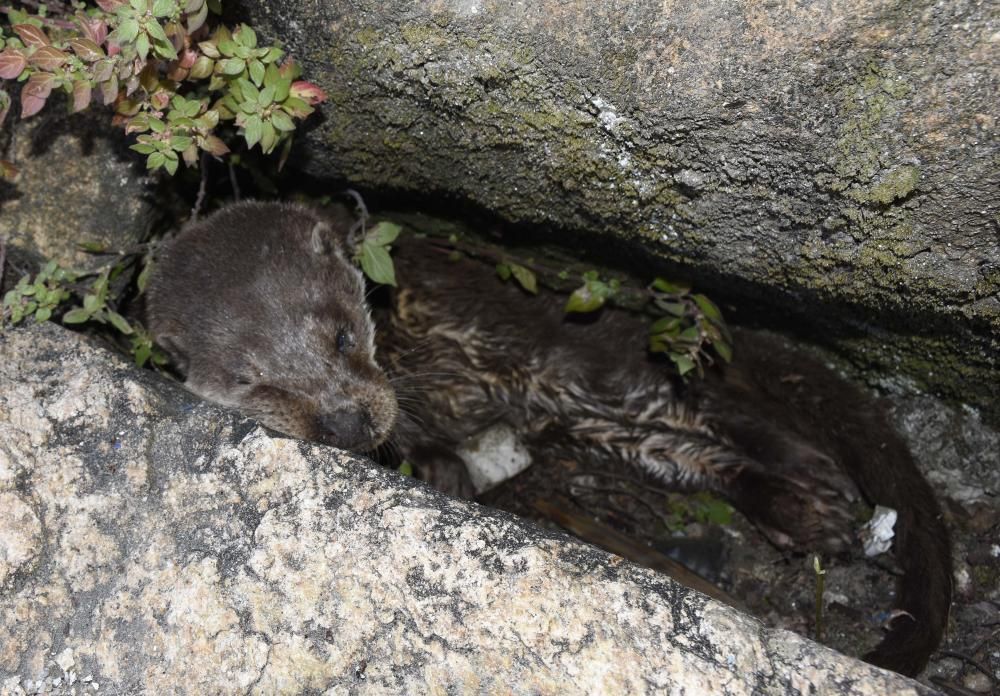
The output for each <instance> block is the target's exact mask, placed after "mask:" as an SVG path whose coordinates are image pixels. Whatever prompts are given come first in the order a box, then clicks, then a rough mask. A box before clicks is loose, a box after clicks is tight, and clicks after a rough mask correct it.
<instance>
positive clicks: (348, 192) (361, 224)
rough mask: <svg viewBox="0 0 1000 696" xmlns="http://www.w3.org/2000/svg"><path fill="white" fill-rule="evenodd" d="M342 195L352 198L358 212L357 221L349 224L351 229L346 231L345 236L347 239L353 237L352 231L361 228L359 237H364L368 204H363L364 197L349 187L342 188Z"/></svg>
mask: <svg viewBox="0 0 1000 696" xmlns="http://www.w3.org/2000/svg"><path fill="white" fill-rule="evenodd" d="M344 195H345V196H347V197H348V198H351V199H353V200H354V204H355V205H356V206H357V211H358V213H359V216H358V221H357V222H355V223H354V224H353V225H351V229H350V230H349V231H348V232H347V237H348V239H354V233H355V232H357V231H358V230H359V229H360V230H361V237H364V236H365V232H366V231H367V229H366V228H367V226H368V206H367V205H365V199H364V198H362V197H361V194H360V193H358V192H357V191H355V190H354V189H351V188H349V189H344Z"/></svg>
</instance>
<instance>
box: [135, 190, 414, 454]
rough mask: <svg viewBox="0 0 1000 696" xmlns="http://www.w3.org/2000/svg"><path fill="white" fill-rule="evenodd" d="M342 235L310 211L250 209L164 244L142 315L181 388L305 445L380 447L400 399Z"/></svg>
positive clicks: (213, 218) (341, 226)
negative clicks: (381, 359) (378, 352)
mask: <svg viewBox="0 0 1000 696" xmlns="http://www.w3.org/2000/svg"><path fill="white" fill-rule="evenodd" d="M345 229H346V228H345V223H344V222H343V220H342V219H340V218H338V216H337V215H334V214H327V215H323V214H320V213H319V212H317V211H316V210H314V209H312V208H308V207H305V206H302V205H289V204H273V203H257V202H246V203H239V204H236V205H233V206H230V207H228V208H225V209H223V210H220V211H217V212H216V213H214V214H212V215H210V216H208V217H206V218H204V219H203V220H201V221H199V222H196V223H194V224H191V225H188V226H186V227H185V228H184V229H183V230H182V231H181V232H180V234H179V235H177V236H176V237H175V238H174V239H172V240H171V241H169V242H168V243H166V244H165V245H164V246H163V247H162V248H161V249H160V250H159V253H158V254H157V260H156V264H155V267H154V271H153V272H152V273H151V275H150V280H149V287H148V293H147V299H146V315H147V321H148V323H149V329H150V331H151V333H152V335H153V337H154V339H155V340H156V342H157V343H158V344H159V345H160V346H161V347H162V348H163V349H164V350H165V351H166V352H167V353H168V355H169V356H170V358H171V359H172V362H173V364H174V366H175V367H176V368H177V369H178V371H179V372H180V373H181V374H182V375H183V377H184V384H185V386H186V387H187V388H188V389H190V390H191V391H192V392H194V393H195V394H197V395H198V396H201V397H202V398H204V399H207V400H209V401H214V402H216V403H219V404H222V405H224V406H230V407H233V408H236V409H239V410H240V411H243V412H244V413H246V414H247V415H250V416H252V417H254V418H257V419H258V420H260V421H261V422H262V423H264V424H265V425H268V426H270V427H271V428H274V429H275V430H278V431H281V432H283V433H286V434H288V435H292V436H295V437H298V438H301V439H305V440H315V441H318V442H323V443H326V444H329V445H333V446H335V447H341V448H344V449H350V450H357V451H365V450H370V449H374V448H375V447H377V446H378V445H380V444H381V443H382V442H384V441H385V439H386V438H387V437H388V436H389V433H390V432H391V431H392V428H393V425H394V424H395V421H396V411H397V405H396V397H395V393H394V392H393V390H392V388H391V386H390V385H389V381H388V379H387V378H386V376H385V373H384V372H383V371H382V370H381V369H380V368H379V366H378V364H377V363H376V362H375V345H374V326H373V324H372V321H371V317H370V315H369V312H368V309H367V308H366V306H365V301H364V293H365V283H364V278H363V276H362V274H361V272H360V271H359V270H358V269H357V268H356V267H355V266H354V264H353V263H352V262H351V261H350V260H349V259H350V249H349V248H348V246H349V245H348V235H347V234H346V233H345Z"/></svg>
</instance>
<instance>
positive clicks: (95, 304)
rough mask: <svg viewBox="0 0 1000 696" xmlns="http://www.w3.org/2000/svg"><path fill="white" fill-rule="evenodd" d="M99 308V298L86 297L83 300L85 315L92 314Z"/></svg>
mask: <svg viewBox="0 0 1000 696" xmlns="http://www.w3.org/2000/svg"><path fill="white" fill-rule="evenodd" d="M100 307H101V298H99V297H98V296H97V295H86V296H84V298H83V310H84V311H85V312H87V314H93V313H94V312H96V311H97V310H98V309H100Z"/></svg>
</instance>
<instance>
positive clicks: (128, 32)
mask: <svg viewBox="0 0 1000 696" xmlns="http://www.w3.org/2000/svg"><path fill="white" fill-rule="evenodd" d="M115 34H116V35H117V39H118V43H120V44H126V43H129V42H130V41H134V40H135V37H137V36H138V35H139V22H138V21H136V20H135V19H126V20H125V21H123V22H122V23H121V24H119V25H118V29H117V30H116V31H115Z"/></svg>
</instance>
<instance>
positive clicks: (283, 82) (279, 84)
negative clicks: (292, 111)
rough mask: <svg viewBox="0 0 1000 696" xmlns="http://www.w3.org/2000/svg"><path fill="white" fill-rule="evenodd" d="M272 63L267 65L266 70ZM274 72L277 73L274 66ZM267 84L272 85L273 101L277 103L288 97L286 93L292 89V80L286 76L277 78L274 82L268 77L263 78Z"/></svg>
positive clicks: (271, 66)
mask: <svg viewBox="0 0 1000 696" xmlns="http://www.w3.org/2000/svg"><path fill="white" fill-rule="evenodd" d="M273 67H274V66H273V65H269V66H268V70H270V69H271V68H273ZM275 73H277V68H275ZM265 81H266V82H267V84H273V85H274V101H275V102H276V103H278V104H281V103H283V102H284V101H285V100H286V99H288V93H289V92H291V90H292V81H291V80H289V79H288V78H284V77H282V78H278V80H277V81H276V82H272V81H271V80H270V79H268V78H265Z"/></svg>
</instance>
